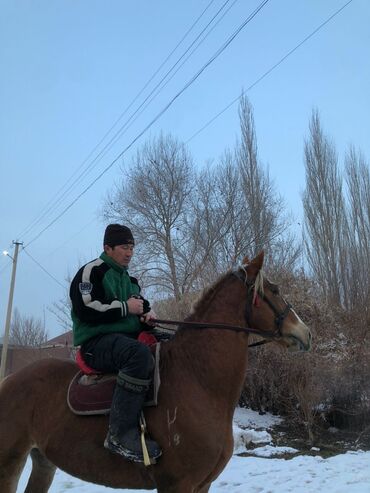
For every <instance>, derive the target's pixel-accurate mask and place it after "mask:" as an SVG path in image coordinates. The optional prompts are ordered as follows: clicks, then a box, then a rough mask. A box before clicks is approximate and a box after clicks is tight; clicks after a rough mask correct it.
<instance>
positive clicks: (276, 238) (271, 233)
mask: <svg viewBox="0 0 370 493" xmlns="http://www.w3.org/2000/svg"><path fill="white" fill-rule="evenodd" d="M239 120H240V130H241V137H240V139H239V140H238V142H237V144H236V147H235V150H234V153H231V152H227V153H225V155H224V156H223V159H222V161H221V169H220V170H219V175H220V176H222V177H223V182H224V183H225V189H226V191H227V194H228V200H232V203H233V212H232V215H231V217H230V220H231V224H230V228H229V234H228V235H226V236H225V237H224V238H223V240H222V241H223V243H224V249H228V250H229V251H230V252H232V256H233V258H234V259H235V260H240V257H241V256H242V255H245V254H246V253H247V252H248V253H249V254H250V255H255V254H256V253H258V252H259V251H260V250H262V249H265V250H266V253H267V256H266V258H267V265H269V266H270V267H272V268H274V269H280V268H282V267H283V266H284V267H285V268H288V267H293V266H295V263H296V261H297V258H298V255H299V252H300V247H299V246H298V245H296V243H295V240H294V238H293V237H292V236H291V235H290V234H289V226H290V219H289V217H288V215H287V214H286V213H285V204H284V201H283V199H282V198H281V196H279V195H278V194H277V193H276V191H275V187H274V184H273V182H272V180H271V179H270V176H269V173H268V170H266V169H265V168H264V166H263V165H262V164H261V162H260V160H259V156H258V146H257V135H256V129H255V123H254V115H253V108H252V106H251V104H250V102H249V100H248V99H247V97H246V96H244V95H243V96H242V97H241V99H240V105H239Z"/></svg>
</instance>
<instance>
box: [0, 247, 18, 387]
mask: <svg viewBox="0 0 370 493" xmlns="http://www.w3.org/2000/svg"><path fill="white" fill-rule="evenodd" d="M13 245H15V251H14V258H13V257H11V256H10V255H9V254H8V252H4V255H8V257H10V258H11V259H12V260H13V269H12V279H11V281H10V290H9V300H8V309H7V312H6V322H5V332H4V338H3V350H2V352H1V365H0V381H1V380H2V379H3V378H4V377H5V371H6V356H7V352H8V345H9V331H10V320H11V318H12V307H13V295H14V285H15V273H16V271H17V260H18V250H19V245H23V243H22V242H19V241H13Z"/></svg>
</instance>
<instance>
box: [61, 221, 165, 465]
mask: <svg viewBox="0 0 370 493" xmlns="http://www.w3.org/2000/svg"><path fill="white" fill-rule="evenodd" d="M134 245H135V242H134V237H133V235H132V232H131V230H130V229H129V228H128V227H126V226H122V225H120V224H109V225H108V226H107V228H106V230H105V234H104V241H103V247H104V251H103V253H102V254H101V255H100V257H99V258H97V259H95V260H92V261H91V262H89V263H87V264H86V265H84V266H83V267H81V268H80V269H79V270H78V272H77V274H76V275H75V277H74V278H73V280H72V283H71V287H70V297H71V301H72V320H73V343H74V345H75V346H80V352H81V355H82V358H83V360H84V362H85V363H86V364H87V365H88V366H90V367H91V368H93V369H94V370H96V371H97V372H102V373H112V372H117V373H118V377H117V385H116V388H115V391H114V395H113V402H112V407H111V412H110V418H109V430H108V434H107V437H106V439H105V442H104V447H105V448H107V449H109V450H110V451H112V452H115V453H117V454H120V455H122V456H123V457H125V458H127V459H129V460H132V461H134V462H143V461H144V458H143V452H142V445H141V440H140V433H139V416H140V413H141V410H142V407H143V404H144V401H145V396H146V393H147V390H148V388H149V385H150V375H151V371H152V369H153V357H152V355H151V352H150V350H149V348H148V347H147V346H145V345H144V344H142V343H141V342H139V341H138V340H137V336H138V335H139V333H140V332H141V331H142V330H143V328H144V327H145V324H147V325H151V326H153V325H154V323H153V319H155V314H154V312H153V311H152V310H151V308H150V304H149V302H148V301H147V300H146V299H144V298H143V297H142V296H141V295H140V286H139V284H138V281H137V279H135V278H134V277H131V276H129V274H128V271H127V267H128V265H129V263H130V261H131V258H132V255H133V251H134ZM123 409H124V411H123ZM146 445H147V449H148V453H149V456H150V458H151V459H156V458H158V457H159V456H160V455H161V453H162V452H161V449H160V447H159V445H158V444H157V443H156V442H155V441H154V440H151V439H147V440H146Z"/></svg>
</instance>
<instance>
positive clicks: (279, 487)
mask: <svg viewBox="0 0 370 493" xmlns="http://www.w3.org/2000/svg"><path fill="white" fill-rule="evenodd" d="M279 421H280V418H276V417H274V416H271V415H264V416H260V415H259V414H258V413H254V412H253V411H250V410H246V409H237V410H236V413H235V416H234V428H233V429H234V438H235V449H234V455H233V457H232V458H231V460H230V462H229V464H228V465H227V467H226V469H225V470H224V471H223V473H222V474H221V475H220V476H219V477H218V479H217V480H216V481H215V482H214V483H213V484H212V487H211V489H210V492H211V493H221V492H222V493H226V492H227V493H321V492H322V493H370V452H362V451H358V452H347V453H346V454H341V455H337V456H335V457H331V458H329V459H323V458H322V457H320V455H317V456H315V457H313V456H303V455H299V456H295V457H293V458H291V459H282V458H277V456H279V455H280V454H287V453H292V454H294V453H295V452H296V451H295V449H291V448H289V447H274V445H273V443H272V439H271V435H270V434H269V433H268V430H269V429H271V427H272V426H273V425H274V424H276V423H278V422H279ZM250 443H253V444H259V446H258V447H257V448H255V449H254V450H253V453H254V454H256V455H258V457H254V456H253V457H252V456H243V457H240V456H238V455H236V454H240V453H244V454H245V453H248V450H247V448H246V445H248V444H250ZM249 452H250V451H249ZM317 453H318V454H319V451H318V452H317ZM285 456H286V455H285ZM30 470H31V463H30V461H28V462H27V464H26V468H25V470H24V472H23V474H22V477H21V479H20V482H19V485H18V489H17V493H23V491H24V489H25V486H26V484H27V479H28V476H29V473H30ZM110 491H112V493H113V491H122V492H126V493H145V491H147V490H113V489H110V488H105V487H103V486H97V485H93V484H90V483H85V482H84V481H80V480H79V479H76V478H73V477H72V476H69V475H68V474H66V473H64V472H62V471H60V470H58V471H57V473H56V475H55V479H54V482H53V484H52V486H51V488H50V490H49V492H50V493H109V492H110Z"/></svg>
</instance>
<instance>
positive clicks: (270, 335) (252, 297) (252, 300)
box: [153, 270, 292, 347]
mask: <svg viewBox="0 0 370 493" xmlns="http://www.w3.org/2000/svg"><path fill="white" fill-rule="evenodd" d="M232 274H233V275H235V276H236V277H237V278H238V279H239V280H240V281H241V282H242V283H243V284H244V285H245V286H246V288H247V299H246V305H245V314H244V316H245V321H246V323H247V327H241V326H238V325H229V324H218V323H214V322H187V321H179V320H164V319H155V320H153V322H155V323H156V324H157V325H158V326H159V327H161V324H165V325H178V326H180V327H184V328H185V327H188V328H197V329H223V330H231V331H233V332H244V333H247V334H256V335H259V336H261V337H263V339H262V340H261V341H258V342H254V343H252V344H249V347H255V346H261V345H262V344H267V343H268V342H272V341H274V340H277V339H281V338H282V337H283V334H282V328H283V324H284V320H285V318H286V317H287V315H288V313H289V311H290V309H291V308H292V306H291V305H290V304H289V303H287V302H286V301H285V300H284V301H285V303H286V306H285V308H284V310H282V311H279V310H278V309H277V308H276V306H275V305H274V304H273V303H272V301H271V300H270V299H269V298H267V297H266V296H265V294H264V293H263V292H258V293H257V292H256V289H255V284H254V281H249V280H248V278H247V275H246V273H244V275H243V274H242V273H241V272H240V271H239V270H238V271H233V272H232ZM258 298H261V299H262V300H263V301H264V302H265V303H267V304H268V306H269V307H270V308H271V310H272V311H273V312H274V314H275V330H274V331H273V332H265V331H262V330H258V329H253V328H252V327H249V326H250V321H251V315H252V306H253V304H255V305H257V306H258V301H259V300H258ZM161 328H163V329H165V330H173V331H176V330H174V329H168V328H165V327H161Z"/></svg>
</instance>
